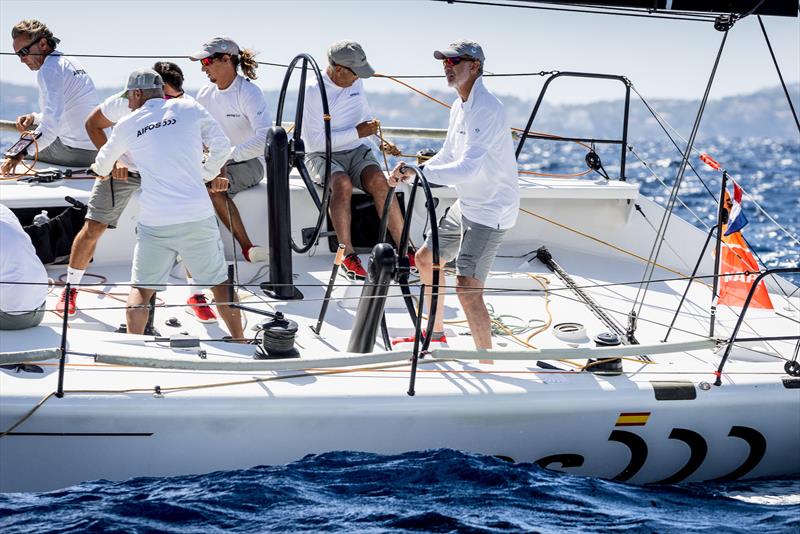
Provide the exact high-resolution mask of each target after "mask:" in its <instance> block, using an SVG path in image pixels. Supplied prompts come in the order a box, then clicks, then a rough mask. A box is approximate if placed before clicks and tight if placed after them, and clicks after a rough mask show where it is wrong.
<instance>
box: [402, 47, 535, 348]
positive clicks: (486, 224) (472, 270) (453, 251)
mask: <svg viewBox="0 0 800 534" xmlns="http://www.w3.org/2000/svg"><path fill="white" fill-rule="evenodd" d="M433 56H434V57H435V58H436V59H438V60H441V61H442V63H443V66H444V74H445V77H446V78H447V85H449V86H450V87H452V88H454V89H455V90H456V91H457V92H458V98H456V99H455V101H454V102H453V105H452V107H451V108H450V124H449V126H448V128H447V137H446V138H445V141H444V144H443V145H442V148H441V149H440V150H439V152H438V153H437V154H436V155H435V156H434V157H432V158H431V159H430V160H428V162H427V163H426V164H425V177H426V178H427V179H428V180H429V181H431V182H433V183H437V184H441V185H452V186H455V188H456V191H457V192H458V200H457V201H456V203H455V204H453V206H452V207H450V208H449V209H448V211H447V212H445V215H444V217H442V219H441V220H440V221H439V249H440V250H439V253H440V261H443V262H447V261H450V260H452V259H454V258H455V260H456V274H457V275H458V280H457V284H456V293H457V294H458V298H459V301H460V302H461V306H462V307H463V308H464V314H465V315H466V316H467V322H468V323H469V327H470V330H471V333H472V338H473V340H474V342H475V347H476V348H477V349H490V348H492V337H491V322H490V320H489V314H488V312H487V310H486V304H485V303H484V301H483V287H484V283H485V281H486V278H487V276H488V274H489V270H490V268H491V266H492V263H493V262H494V258H495V255H496V254H497V249H498V248H499V247H500V244H501V243H502V241H503V236H504V235H505V233H506V232H507V231H508V230H509V229H510V228H511V227H513V226H514V224H515V223H516V221H517V213H518V211H519V178H518V173H517V161H516V158H515V156H514V147H513V144H512V139H511V131H510V129H509V127H508V125H507V123H506V114H505V108H504V106H503V103H502V102H500V100H498V99H497V97H495V96H494V95H493V94H492V93H490V92H489V91H488V90H487V89H486V87H485V86H484V85H483V78H482V74H483V65H484V61H485V57H484V54H483V49H482V48H481V45H479V44H478V43H475V42H473V41H467V40H460V41H456V42H454V43H452V44H451V45H450V47H448V48H446V49H444V50H437V51H435V52H434V53H433ZM413 175H414V173H413V171H411V170H410V169H404V168H403V167H402V164H398V165H397V166H396V167H395V168H394V170H392V173H391V175H390V176H389V183H390V184H392V185H393V184H396V183H397V182H398V180H405V179H408V178H411V177H412V176H413ZM431 247H432V242H431V235H430V233H429V234H428V238H427V240H426V241H425V245H423V246H422V247H421V248H420V249H419V251H418V252H417V256H416V259H417V267H418V269H419V272H420V277H421V279H422V282H423V283H424V284H425V285H426V288H429V287H430V286H431V284H432V283H433V268H434V265H433V254H432V252H431ZM435 267H436V268H439V266H438V265H437V266H435ZM439 283H440V284H442V285H444V280H439ZM442 297H443V295H442V294H441V293H440V294H439V299H438V306H437V309H436V311H435V314H436V318H435V322H434V328H433V333H432V340H433V341H438V342H446V339H445V335H444V316H443V310H444V298H442ZM426 304H427V305H428V308H430V292H428V293H426ZM395 341H396V342H405V341H413V338H405V339H398V340H395Z"/></svg>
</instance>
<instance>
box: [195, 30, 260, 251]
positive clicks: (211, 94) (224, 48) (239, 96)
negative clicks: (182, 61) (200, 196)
mask: <svg viewBox="0 0 800 534" xmlns="http://www.w3.org/2000/svg"><path fill="white" fill-rule="evenodd" d="M189 58H190V59H191V60H192V61H200V64H201V68H202V70H203V72H204V73H205V74H206V76H208V79H209V80H210V81H211V83H209V84H208V85H206V86H205V87H203V88H202V89H200V91H198V92H197V97H196V98H197V101H198V102H200V104H201V105H202V106H203V107H204V108H206V109H207V110H208V112H209V113H211V116H212V117H214V118H215V119H216V120H217V122H218V123H219V124H220V126H222V130H223V131H224V132H225V135H227V136H228V139H230V141H231V144H232V145H233V146H232V147H231V152H230V154H229V156H228V162H227V164H226V166H225V175H224V176H226V177H227V179H228V182H229V186H228V189H227V190H222V191H221V190H219V189H216V188H212V189H211V191H210V193H211V202H212V203H213V204H214V209H215V210H216V212H217V216H218V217H219V218H220V220H221V221H222V224H224V225H225V227H226V228H228V230H229V231H230V232H231V233H232V234H233V236H234V237H235V238H236V241H238V242H239V245H240V246H241V247H242V255H243V256H244V258H245V259H246V260H247V261H249V262H261V261H266V259H267V249H266V248H265V247H263V246H258V245H253V242H252V241H250V237H249V236H248V235H247V230H246V229H245V227H244V223H243V222H242V216H241V215H240V214H239V210H238V208H237V207H236V204H234V203H233V202H231V199H232V198H233V197H234V195H236V194H237V193H239V192H241V191H244V190H245V189H249V188H251V187H253V186H255V185H257V184H258V183H259V182H261V180H262V179H263V178H264V169H265V162H264V145H265V144H266V142H267V131H268V130H269V129H270V127H271V126H272V116H271V115H270V113H269V110H268V109H267V103H266V100H264V94H263V93H262V92H261V89H259V88H258V86H256V85H255V84H254V83H251V82H250V80H255V79H256V69H257V68H258V63H257V62H256V60H255V52H253V51H252V50H249V49H240V48H239V45H238V44H236V42H235V41H234V40H233V39H231V38H230V37H214V38H213V39H211V40H210V41H208V42H207V43H204V44H203V47H202V48H201V49H200V50H199V51H197V52H195V53H194V54H192V55H191V56H189ZM239 67H241V69H242V72H243V73H244V75H241V74H238V73H237V69H238V68H239Z"/></svg>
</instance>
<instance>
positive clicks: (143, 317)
mask: <svg viewBox="0 0 800 534" xmlns="http://www.w3.org/2000/svg"><path fill="white" fill-rule="evenodd" d="M163 85H164V82H163V81H162V79H161V76H159V74H158V73H157V72H155V71H154V70H151V69H140V70H137V71H134V72H133V73H131V75H130V76H129V78H128V83H127V85H126V86H125V90H126V92H127V96H128V105H129V107H130V108H131V110H134V112H133V113H131V114H130V115H128V116H127V117H124V118H123V119H122V120H120V121H119V122H118V123H117V125H116V126H115V127H114V130H113V132H112V133H111V137H110V138H109V139H108V142H106V144H105V145H103V148H101V149H100V152H99V153H98V154H97V159H96V160H95V162H94V164H93V165H92V170H93V171H94V172H95V173H97V175H98V176H99V177H106V176H107V175H108V174H109V173H110V172H111V171H112V169H113V168H114V164H115V162H116V161H117V160H118V159H119V158H120V157H122V155H123V154H126V153H127V154H128V155H129V156H130V159H131V160H132V162H133V164H134V165H136V167H137V168H138V169H139V174H140V175H141V181H142V185H141V196H140V198H139V208H140V210H139V224H138V226H137V233H136V250H135V251H134V254H133V268H132V272H131V280H132V282H133V287H132V288H131V291H130V293H129V295H128V310H127V314H126V315H127V322H128V332H129V333H132V334H141V333H143V332H144V328H145V325H146V324H147V315H148V310H147V309H146V308H145V307H144V305H145V304H146V303H147V302H149V301H150V297H152V295H153V292H154V291H159V290H163V289H164V286H165V284H166V281H167V279H168V278H169V273H170V271H171V270H172V266H173V265H174V263H175V259H176V257H177V255H180V256H181V258H182V259H183V262H184V264H185V265H186V267H187V268H188V269H189V270H190V271H191V273H192V275H193V278H194V280H195V282H196V283H197V284H198V285H200V286H202V287H210V288H211V291H212V293H213V294H214V298H215V299H216V301H217V311H218V312H219V314H220V315H221V316H222V319H223V320H224V321H225V324H226V325H227V327H228V330H229V331H230V333H231V335H232V336H233V337H234V338H241V337H242V335H243V332H242V325H241V318H240V314H239V311H238V310H236V309H234V308H231V307H230V306H228V305H227V304H223V303H224V302H227V300H228V291H227V285H226V284H225V282H227V279H228V272H227V265H226V264H225V257H224V255H223V252H222V240H221V237H220V234H219V227H218V225H217V219H216V217H215V215H214V208H213V206H212V205H211V200H210V199H209V197H208V193H207V192H206V189H205V186H204V182H210V181H211V180H213V179H214V178H215V177H216V176H217V175H218V174H219V169H220V168H221V167H222V165H223V164H224V163H225V160H226V159H227V157H228V155H229V154H230V149H231V146H230V143H229V142H228V138H227V137H225V134H224V133H223V131H222V129H221V128H220V126H219V124H217V121H215V120H214V118H213V117H212V116H211V115H209V113H208V112H207V111H206V110H205V109H204V108H203V107H202V106H201V105H199V104H198V103H197V102H193V101H190V100H186V99H183V98H174V99H171V100H165V99H164V91H163V89H162V88H163ZM203 146H206V147H208V155H207V157H206V161H205V163H201V161H202V157H203ZM101 179H102V178H101ZM164 206H169V209H168V210H165V209H164Z"/></svg>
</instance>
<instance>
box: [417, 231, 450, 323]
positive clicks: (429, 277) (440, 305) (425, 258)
mask: <svg viewBox="0 0 800 534" xmlns="http://www.w3.org/2000/svg"><path fill="white" fill-rule="evenodd" d="M414 258H415V260H416V263H417V269H419V277H420V279H421V280H422V283H423V284H425V309H427V310H428V313H431V312H430V309H431V293H432V291H431V285H432V284H433V252H431V249H429V248H428V247H427V246H426V245H422V248H420V249H419V250H417V254H416V256H415V257H414ZM445 283H446V282H445V276H444V271H440V274H439V285H440V286H443V285H445ZM433 331H434V332H444V289H440V290H439V298H438V300H437V303H436V317H435V319H434V321H433Z"/></svg>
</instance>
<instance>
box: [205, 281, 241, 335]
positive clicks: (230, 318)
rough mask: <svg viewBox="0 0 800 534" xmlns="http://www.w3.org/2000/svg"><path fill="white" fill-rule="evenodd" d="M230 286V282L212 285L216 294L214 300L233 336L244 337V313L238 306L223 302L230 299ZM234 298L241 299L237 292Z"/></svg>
mask: <svg viewBox="0 0 800 534" xmlns="http://www.w3.org/2000/svg"><path fill="white" fill-rule="evenodd" d="M228 288H229V285H228V283H227V282H223V283H222V284H219V285H216V286H214V287H212V288H211V292H212V293H213V294H214V300H215V301H216V303H217V312H219V314H220V316H222V320H223V321H225V326H227V327H228V332H230V334H231V337H233V338H236V339H241V338H243V337H244V331H243V330H242V314H241V313H240V312H239V309H238V308H233V307H231V306H229V305H227V304H222V303H223V302H228V301H229V299H230V295H229V294H228ZM233 298H234V300H235V301H238V300H239V299H237V298H236V294H235V293H234V295H233Z"/></svg>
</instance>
